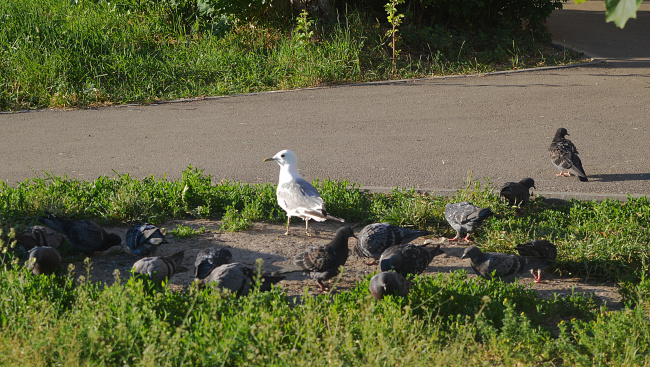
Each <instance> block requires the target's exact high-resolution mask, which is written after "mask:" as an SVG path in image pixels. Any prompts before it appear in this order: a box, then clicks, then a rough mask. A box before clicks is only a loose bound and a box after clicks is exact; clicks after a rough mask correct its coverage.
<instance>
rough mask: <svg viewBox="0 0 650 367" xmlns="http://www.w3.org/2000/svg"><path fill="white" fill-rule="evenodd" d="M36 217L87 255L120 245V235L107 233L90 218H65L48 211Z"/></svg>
mask: <svg viewBox="0 0 650 367" xmlns="http://www.w3.org/2000/svg"><path fill="white" fill-rule="evenodd" d="M36 219H37V220H38V221H39V222H40V223H42V224H45V225H46V226H48V227H50V228H52V229H54V230H55V231H57V232H59V233H62V234H64V235H65V236H66V237H67V238H68V242H69V243H70V245H71V246H72V247H73V248H74V249H75V250H77V251H80V252H83V253H84V254H87V255H91V254H92V253H94V252H96V251H106V250H108V249H109V248H111V247H113V246H120V245H122V239H121V238H120V236H118V235H117V234H115V233H107V232H106V231H105V230H104V228H102V227H100V226H99V225H98V224H97V223H95V222H93V221H91V220H77V219H65V218H61V217H57V216H56V215H54V214H49V213H48V214H46V216H44V217H38V218H36Z"/></svg>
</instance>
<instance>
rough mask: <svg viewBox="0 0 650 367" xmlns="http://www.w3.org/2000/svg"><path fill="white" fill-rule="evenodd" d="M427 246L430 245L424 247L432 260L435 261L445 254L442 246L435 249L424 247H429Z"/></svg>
mask: <svg viewBox="0 0 650 367" xmlns="http://www.w3.org/2000/svg"><path fill="white" fill-rule="evenodd" d="M427 245H428V243H427V244H424V245H423V246H422V247H423V248H424V249H425V250H426V251H427V252H428V253H429V255H430V256H431V259H433V258H434V257H436V256H438V255H443V254H445V252H444V251H443V250H442V249H440V245H438V246H437V247H435V248H431V247H424V246H427Z"/></svg>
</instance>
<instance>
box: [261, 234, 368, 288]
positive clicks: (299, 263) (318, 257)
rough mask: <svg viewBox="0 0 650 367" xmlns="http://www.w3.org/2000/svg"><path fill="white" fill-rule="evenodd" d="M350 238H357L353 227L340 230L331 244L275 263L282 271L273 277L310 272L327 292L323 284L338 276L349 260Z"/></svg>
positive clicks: (315, 247) (313, 247) (275, 273)
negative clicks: (340, 269)
mask: <svg viewBox="0 0 650 367" xmlns="http://www.w3.org/2000/svg"><path fill="white" fill-rule="evenodd" d="M350 237H355V238H356V236H355V235H354V232H352V228H351V227H349V226H346V227H343V228H339V230H338V231H336V234H335V235H334V239H332V241H331V242H330V243H328V244H324V245H319V246H312V247H310V248H308V249H307V250H305V251H304V252H302V253H300V254H298V255H297V256H296V257H294V258H293V259H291V260H288V261H282V262H276V263H274V264H273V265H275V266H279V267H280V268H281V270H279V271H276V272H274V273H273V275H278V274H284V273H291V272H297V271H303V272H308V273H309V274H310V276H311V277H312V279H315V280H316V282H317V283H318V286H319V287H320V289H321V290H322V291H326V290H328V288H327V287H326V286H325V285H324V284H323V282H324V281H326V280H329V279H330V278H332V277H334V276H335V275H337V274H338V273H339V268H340V267H341V266H343V265H345V262H346V261H347V259H348V254H349V249H348V239H349V238H350Z"/></svg>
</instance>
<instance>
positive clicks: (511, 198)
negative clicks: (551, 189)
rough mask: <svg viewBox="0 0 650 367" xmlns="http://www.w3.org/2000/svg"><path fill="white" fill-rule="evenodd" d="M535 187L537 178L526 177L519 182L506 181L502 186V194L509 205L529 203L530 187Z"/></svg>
mask: <svg viewBox="0 0 650 367" xmlns="http://www.w3.org/2000/svg"><path fill="white" fill-rule="evenodd" d="M531 188H534V189H536V187H535V180H533V179H532V178H530V177H528V178H524V179H523V180H521V181H519V182H506V183H505V185H503V187H502V188H501V192H500V194H501V196H502V197H503V198H504V199H505V200H506V201H507V202H508V205H510V206H514V205H521V206H523V205H527V204H528V200H529V198H530V189H531Z"/></svg>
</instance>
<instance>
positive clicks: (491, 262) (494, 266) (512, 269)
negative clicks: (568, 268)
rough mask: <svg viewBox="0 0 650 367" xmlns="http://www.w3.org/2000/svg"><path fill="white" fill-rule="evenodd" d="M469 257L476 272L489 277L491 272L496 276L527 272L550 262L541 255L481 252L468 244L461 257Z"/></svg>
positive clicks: (544, 266) (542, 267)
mask: <svg viewBox="0 0 650 367" xmlns="http://www.w3.org/2000/svg"><path fill="white" fill-rule="evenodd" d="M466 258H469V259H470V265H471V267H472V269H474V272H476V274H478V275H480V276H481V277H484V278H487V279H490V278H491V277H492V272H494V275H495V276H496V277H498V278H504V277H507V276H511V275H517V274H521V273H524V272H528V271H530V270H531V269H544V268H546V267H548V266H549V265H551V264H552V261H549V260H548V259H546V258H543V257H529V256H519V255H510V254H502V253H499V252H482V251H481V250H480V249H479V248H478V247H476V246H469V247H467V248H466V249H465V252H463V256H461V259H466Z"/></svg>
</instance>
